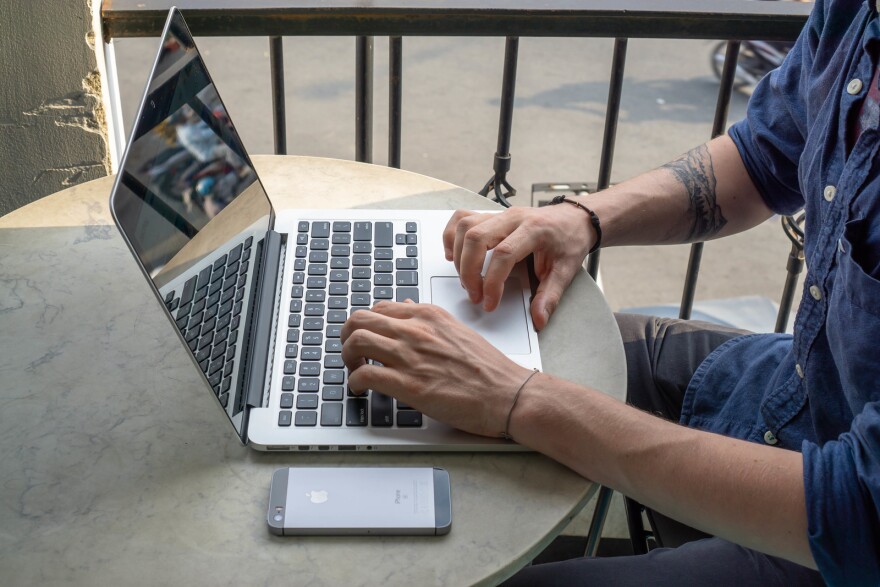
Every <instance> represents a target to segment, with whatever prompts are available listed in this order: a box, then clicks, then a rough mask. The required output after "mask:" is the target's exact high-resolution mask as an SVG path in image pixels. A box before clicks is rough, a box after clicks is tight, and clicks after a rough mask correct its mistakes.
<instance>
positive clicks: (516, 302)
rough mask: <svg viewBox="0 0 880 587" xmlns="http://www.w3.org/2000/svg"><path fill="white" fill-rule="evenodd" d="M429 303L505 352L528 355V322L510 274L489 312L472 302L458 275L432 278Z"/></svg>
mask: <svg viewBox="0 0 880 587" xmlns="http://www.w3.org/2000/svg"><path fill="white" fill-rule="evenodd" d="M431 302H432V303H433V304H436V305H438V306H440V307H441V308H443V309H444V310H446V311H447V312H449V313H450V314H452V315H453V316H455V317H456V318H457V319H458V320H460V321H461V322H463V323H464V324H465V325H467V326H469V327H471V328H473V329H474V330H476V331H477V332H478V333H480V335H481V336H482V337H483V338H485V339H486V340H488V341H489V342H490V343H492V345H493V346H494V347H495V348H497V349H498V350H500V351H501V352H502V353H504V354H506V355H528V354H530V353H531V346H530V345H529V330H528V329H529V323H528V320H527V318H526V311H527V308H526V306H525V302H524V300H523V295H522V287H521V286H520V284H519V280H518V279H517V278H515V277H511V278H509V279H508V280H507V282H506V283H505V284H504V294H503V295H502V296H501V303H500V304H499V305H498V308H496V309H495V310H494V311H492V312H485V311H484V310H483V307H482V306H481V305H480V304H473V303H471V301H470V300H469V299H468V296H467V292H466V291H465V290H464V288H462V287H461V282H459V280H458V277H432V278H431Z"/></svg>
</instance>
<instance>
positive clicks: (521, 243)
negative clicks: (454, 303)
mask: <svg viewBox="0 0 880 587" xmlns="http://www.w3.org/2000/svg"><path fill="white" fill-rule="evenodd" d="M535 245H536V243H535V236H534V235H533V233H531V232H530V231H529V230H527V229H525V228H522V227H520V228H517V229H516V230H514V231H513V232H512V233H510V236H508V237H507V238H506V239H504V240H503V241H501V242H500V243H498V245H497V246H496V247H495V248H494V249H492V259H491V260H490V261H489V266H488V267H487V268H486V276H485V277H484V278H483V309H484V310H486V311H487V312H491V311H492V310H494V309H495V308H497V307H498V303H499V302H500V301H501V296H502V295H503V294H504V282H505V281H507V278H508V277H510V273H511V272H512V271H513V268H514V266H515V265H516V264H517V263H519V262H520V261H522V260H523V259H525V258H526V257H528V256H529V254H530V253H531V252H532V251H534V249H535Z"/></svg>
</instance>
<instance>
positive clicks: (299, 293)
mask: <svg viewBox="0 0 880 587" xmlns="http://www.w3.org/2000/svg"><path fill="white" fill-rule="evenodd" d="M290 297H292V298H293V299H299V298H301V297H303V286H301V285H294V286H293V287H291V288H290Z"/></svg>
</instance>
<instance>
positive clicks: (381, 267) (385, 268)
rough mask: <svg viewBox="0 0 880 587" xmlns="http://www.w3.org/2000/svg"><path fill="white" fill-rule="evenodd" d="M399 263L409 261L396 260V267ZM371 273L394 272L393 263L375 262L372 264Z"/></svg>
mask: <svg viewBox="0 0 880 587" xmlns="http://www.w3.org/2000/svg"><path fill="white" fill-rule="evenodd" d="M401 261H409V259H398V260H397V263H398V265H399V264H400V262H401ZM400 268H401V267H398V269H400ZM404 269H407V267H404ZM373 271H375V272H376V273H391V272H392V271H394V263H392V262H391V261H376V262H375V263H374V264H373Z"/></svg>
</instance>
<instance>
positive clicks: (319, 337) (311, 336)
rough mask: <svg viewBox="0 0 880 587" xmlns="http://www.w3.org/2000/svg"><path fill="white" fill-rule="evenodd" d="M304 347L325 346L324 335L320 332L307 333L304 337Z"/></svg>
mask: <svg viewBox="0 0 880 587" xmlns="http://www.w3.org/2000/svg"><path fill="white" fill-rule="evenodd" d="M302 344H303V346H321V345H322V344H324V335H323V334H321V333H320V332H306V333H303V337H302Z"/></svg>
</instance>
